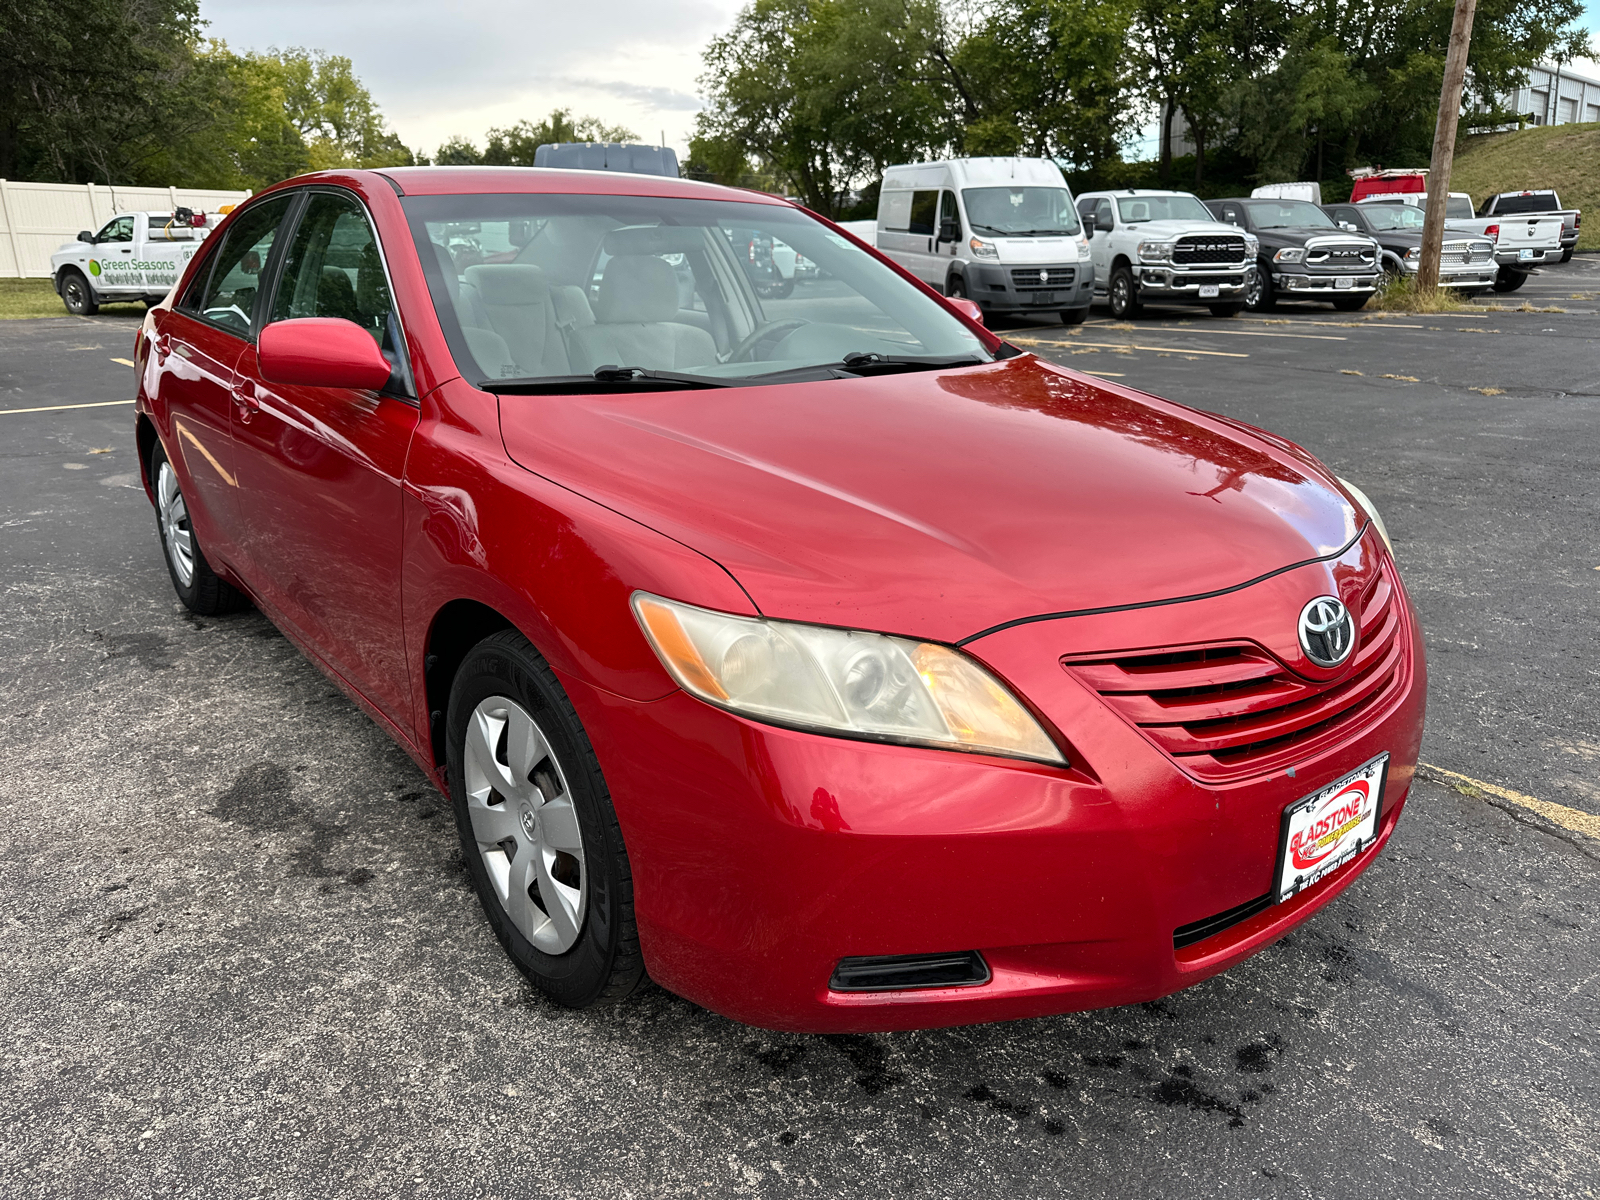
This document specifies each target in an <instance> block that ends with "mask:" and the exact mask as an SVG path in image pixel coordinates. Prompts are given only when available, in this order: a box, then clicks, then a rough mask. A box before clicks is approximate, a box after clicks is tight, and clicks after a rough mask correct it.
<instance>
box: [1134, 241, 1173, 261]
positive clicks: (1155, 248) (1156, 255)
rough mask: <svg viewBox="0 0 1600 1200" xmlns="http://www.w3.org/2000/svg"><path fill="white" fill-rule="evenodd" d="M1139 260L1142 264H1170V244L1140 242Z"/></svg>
mask: <svg viewBox="0 0 1600 1200" xmlns="http://www.w3.org/2000/svg"><path fill="white" fill-rule="evenodd" d="M1139 259H1140V261H1142V262H1158V263H1159V262H1170V261H1171V260H1172V243H1171V242H1140V243H1139Z"/></svg>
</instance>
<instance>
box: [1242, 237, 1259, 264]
mask: <svg viewBox="0 0 1600 1200" xmlns="http://www.w3.org/2000/svg"><path fill="white" fill-rule="evenodd" d="M1244 252H1245V256H1246V257H1248V258H1254V257H1255V256H1256V255H1258V254H1260V253H1261V239H1260V238H1258V237H1256V235H1255V234H1253V233H1247V234H1245V235H1244Z"/></svg>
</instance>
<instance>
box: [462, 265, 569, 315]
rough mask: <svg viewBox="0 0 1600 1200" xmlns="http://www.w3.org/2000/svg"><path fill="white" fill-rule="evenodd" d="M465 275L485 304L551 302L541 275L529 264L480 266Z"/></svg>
mask: <svg viewBox="0 0 1600 1200" xmlns="http://www.w3.org/2000/svg"><path fill="white" fill-rule="evenodd" d="M466 274H467V282H468V283H470V284H471V285H472V286H473V287H475V288H477V289H478V296H479V298H480V299H482V300H483V302H484V303H485V304H493V305H497V306H498V305H524V304H544V303H546V302H548V301H549V299H550V285H549V284H548V283H546V282H545V277H544V272H543V271H542V270H540V269H539V268H538V267H536V266H534V265H533V264H532V263H480V264H479V265H478V266H475V267H468V268H467V272H466Z"/></svg>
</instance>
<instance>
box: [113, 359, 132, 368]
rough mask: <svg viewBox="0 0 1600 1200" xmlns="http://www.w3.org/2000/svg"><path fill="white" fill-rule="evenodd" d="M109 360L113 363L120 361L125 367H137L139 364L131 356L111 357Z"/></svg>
mask: <svg viewBox="0 0 1600 1200" xmlns="http://www.w3.org/2000/svg"><path fill="white" fill-rule="evenodd" d="M111 361H112V362H114V363H121V364H122V365H123V366H125V367H137V366H138V365H139V364H138V363H136V362H134V361H133V359H131V358H113V359H112V360H111Z"/></svg>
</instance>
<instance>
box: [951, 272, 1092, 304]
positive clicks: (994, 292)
mask: <svg viewBox="0 0 1600 1200" xmlns="http://www.w3.org/2000/svg"><path fill="white" fill-rule="evenodd" d="M1040 271H1043V272H1045V273H1046V279H1045V281H1044V282H1043V283H1040V282H1036V281H1035V279H1034V278H1033V276H1034V273H1035V272H1040ZM965 278H966V281H967V295H968V297H969V298H970V299H973V300H976V301H977V302H978V303H979V304H981V305H983V306H984V307H985V308H987V309H989V310H991V311H993V312H1028V311H1030V310H1042V311H1045V312H1051V311H1055V310H1059V309H1063V308H1087V307H1089V303H1090V301H1091V300H1093V299H1094V263H1092V262H1091V261H1089V260H1088V259H1084V260H1082V261H1081V262H1079V261H1074V262H1063V263H1027V264H1025V265H1019V264H1016V263H968V264H967V267H966V269H965ZM1057 281H1059V282H1057Z"/></svg>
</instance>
